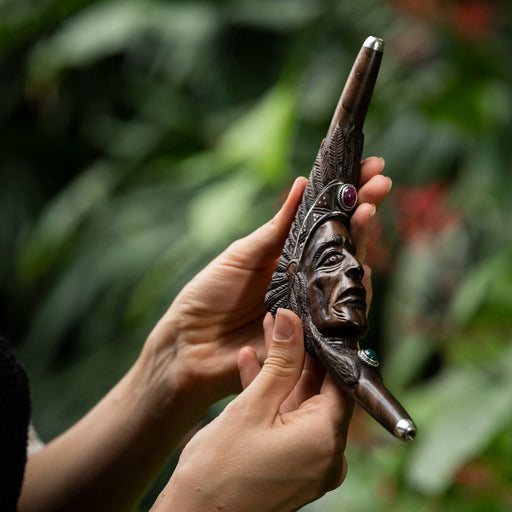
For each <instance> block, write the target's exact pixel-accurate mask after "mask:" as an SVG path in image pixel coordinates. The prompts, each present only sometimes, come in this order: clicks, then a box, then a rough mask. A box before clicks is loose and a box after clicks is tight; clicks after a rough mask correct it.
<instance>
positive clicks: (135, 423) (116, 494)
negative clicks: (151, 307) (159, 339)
mask: <svg viewBox="0 0 512 512" xmlns="http://www.w3.org/2000/svg"><path fill="white" fill-rule="evenodd" d="M157 373H158V372H153V374H151V371H150V369H149V368H148V365H144V364H141V363H140V362H138V363H137V364H136V365H135V366H134V367H133V368H132V369H131V370H130V371H129V372H128V373H127V375H126V376H125V377H124V378H123V379H122V380H121V381H120V382H119V383H118V384H117V385H116V386H115V387H114V388H113V389H112V390H111V391H110V392H109V393H108V394H107V395H106V396H105V398H104V399H103V400H102V401H101V402H100V403H99V404H98V405H97V406H96V407H95V408H94V409H92V410H91V411H90V412H89V413H88V414H87V415H86V416H85V417H84V418H83V419H82V420H81V421H79V422H78V423H77V424H76V425H74V426H73V427H72V428H71V429H69V430H68V431H67V432H65V433H64V434H62V435H61V436H60V437H58V438H57V439H55V440H54V441H53V442H51V443H50V444H48V445H47V446H46V447H45V448H44V449H43V450H42V451H40V452H39V453H37V454H35V455H33V456H32V457H30V459H29V461H28V463H27V468H26V473H25V480H24V484H23V489H22V493H21V498H20V502H19V510H20V512H32V511H45V510H51V511H52V512H55V511H57V510H73V511H80V510H87V511H90V510H94V511H102V510H105V511H107V510H108V511H113V510H115V511H116V512H118V511H123V510H130V509H132V508H133V507H134V505H135V504H136V503H137V502H138V500H139V499H140V497H141V496H142V494H143V493H144V491H145V489H146V488H147V486H148V485H149V484H150V483H151V481H152V479H153V478H154V477H155V475H156V474H157V472H158V470H159V469H160V468H161V467H162V465H163V464H164V462H165V461H166V459H167V457H168V456H169V454H170V453H171V451H172V449H173V448H174V447H175V446H176V445H177V444H178V443H179V441H180V440H181V438H182V437H183V435H184V434H185V433H186V432H187V431H188V430H189V429H190V428H192V427H193V425H194V424H195V423H196V422H197V421H198V420H199V419H200V417H201V415H202V413H203V411H201V410H194V409H193V407H191V405H192V404H191V403H190V399H189V398H187V397H185V396H184V394H183V393H182V390H181V388H180V385H179V383H178V382H175V383H173V382H167V383H166V386H162V385H160V383H159V378H158V375H156V376H155V374H157ZM166 374H167V378H169V376H171V377H170V378H171V379H172V372H167V373H166ZM184 402H188V403H184Z"/></svg>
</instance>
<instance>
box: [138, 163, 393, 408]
mask: <svg viewBox="0 0 512 512" xmlns="http://www.w3.org/2000/svg"><path fill="white" fill-rule="evenodd" d="M383 167H384V161H383V160H382V159H380V158H375V157H371V158H368V159H366V160H365V161H364V162H363V163H362V166H361V178H360V188H359V202H360V204H359V206H358V207H357V209H356V211H355V212H354V215H353V216H352V219H351V233H352V238H353V241H354V243H355V244H356V247H357V249H358V253H357V256H358V258H359V259H360V260H361V261H362V260H364V257H365V253H366V247H367V245H368V240H369V234H370V225H371V220H372V217H373V214H374V213H375V210H376V208H377V207H378V206H379V205H380V203H381V202H382V200H383V199H384V197H385V196H386V194H387V193H388V192H389V189H390V188H391V184H390V180H389V179H388V178H385V177H384V176H381V172H382V170H383ZM306 183H307V180H306V179H305V178H299V179H298V180H297V181H296V182H295V184H294V186H293V187H292V189H291V191H290V194H289V196H288V198H287V200H286V202H285V203H284V205H283V207H282V208H281V210H280V211H279V212H278V213H277V214H276V216H275V217H274V218H273V219H272V220H271V221H270V222H268V223H267V224H265V225H264V226H262V227H261V228H259V229H258V230H256V231H255V232H253V233H252V234H250V235H249V236H247V237H245V238H243V239H241V240H238V241H236V242H234V243H233V244H232V245H231V246H230V247H229V248H228V249H227V250H226V251H224V252H223V253H222V254H221V255H220V256H218V257H217V258H216V259H215V260H214V261H212V262H211V263H210V264H209V265H208V266H207V267H206V268H205V269H204V270H203V271H202V272H200V273H199V274H198V275H197V276H196V277H195V278H194V279H193V280H192V281H190V282H189V283H188V285H187V286H186V287H185V288H184V289H183V290H182V292H181V293H180V294H179V295H178V297H177V298H176V299H175V300H174V302H173V304H172V305H171V307H170V308H169V310H168V311H167V312H166V313H165V315H164V316H163V318H162V319H161V320H160V322H159V323H158V324H157V326H156V327H155V329H154V330H153V332H152V333H151V335H150V337H149V339H148V341H147V343H146V346H145V347H144V351H143V358H144V359H145V360H146V361H150V362H151V363H150V367H152V368H153V370H151V373H152V375H157V376H159V378H160V377H162V378H163V380H165V379H168V380H170V379H171V378H172V379H173V382H178V386H179V387H180V389H181V391H182V392H183V393H185V394H186V395H188V397H189V398H192V397H193V403H194V405H195V406H197V407H198V409H200V410H199V411H198V414H202V413H204V412H205V411H206V409H207V408H208V406H210V405H211V404H212V403H213V402H215V401H216V400H218V399H220V398H222V397H224V396H226V395H228V394H232V393H235V392H238V391H239V390H240V389H239V386H240V382H239V379H238V371H237V364H236V361H237V355H238V351H239V349H240V347H241V346H243V345H250V346H252V347H254V348H255V350H256V352H257V354H258V357H259V360H260V361H262V360H263V358H264V356H265V347H264V338H263V333H262V331H261V322H262V320H263V317H264V315H265V305H264V296H265V292H266V290H267V286H268V284H269V282H270V279H271V277H272V273H273V272H274V269H275V266H276V263H277V260H278V258H279V256H280V254H281V251H282V248H283V245H284V242H285V240H286V237H287V235H288V231H289V229H290V226H291V223H292V221H293V218H294V216H295V212H296V209H297V207H298V204H299V203H300V200H301V198H302V193H303V191H304V187H305V185H306ZM154 368H156V370H155V369H154ZM165 393H166V390H165V386H164V389H163V393H162V394H163V395H165ZM160 402H162V403H163V402H164V400H159V403H160ZM189 403H192V400H189Z"/></svg>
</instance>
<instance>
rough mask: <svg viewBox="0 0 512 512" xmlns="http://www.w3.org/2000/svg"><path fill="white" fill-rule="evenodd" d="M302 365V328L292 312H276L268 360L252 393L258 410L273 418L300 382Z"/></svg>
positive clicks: (253, 384) (284, 310) (280, 310)
mask: <svg viewBox="0 0 512 512" xmlns="http://www.w3.org/2000/svg"><path fill="white" fill-rule="evenodd" d="M303 365H304V341H303V335H302V324H301V321H300V319H299V317H298V316H297V315H296V314H295V313H293V312H292V311H288V310H286V309H278V310H277V314H276V317H275V322H274V329H273V331H272V341H271V343H270V348H269V352H268V357H267V359H266V360H265V363H264V364H263V368H262V369H261V372H260V373H259V375H258V376H257V377H256V378H255V379H254V381H253V383H252V385H251V387H250V388H249V389H248V390H247V391H249V390H250V391H251V393H252V394H253V397H254V398H255V400H257V401H258V407H259V408H260V409H261V410H262V411H265V412H266V413H268V414H270V415H271V416H272V417H275V416H276V415H277V414H278V412H279V410H280V407H281V405H282V403H283V402H284V401H285V400H286V398H287V397H288V395H289V394H290V393H291V392H292V390H293V388H294V387H295V385H296V384H297V381H298V380H299V377H300V374H301V372H302V367H303Z"/></svg>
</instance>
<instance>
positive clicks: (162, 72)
mask: <svg viewBox="0 0 512 512" xmlns="http://www.w3.org/2000/svg"><path fill="white" fill-rule="evenodd" d="M0 19H1V21H0V77H1V80H0V87H1V98H2V101H1V102H0V140H2V151H1V153H0V162H1V167H0V173H1V174H0V208H1V210H0V284H1V290H0V293H1V295H0V297H1V303H2V308H1V311H0V318H1V326H0V328H1V330H2V333H3V334H4V335H6V336H8V337H9V338H11V339H12V340H15V341H16V344H17V345H18V349H19V353H20V356H21V357H22V359H23V362H24V364H25V365H26V367H27V368H28V370H29V373H30V374H31V380H32V390H33V409H34V421H35V423H36V426H37V427H38V429H39V431H40V433H41V434H42V437H43V438H45V439H49V438H51V437H52V436H54V435H56V434H58V433H59V432H61V431H62V430H63V429H65V428H67V427H68V426H69V425H70V424H71V423H72V422H73V421H75V420H76V419H78V418H79V417H80V416H81V415H82V414H84V412H85V411H86V410H87V409H88V408H89V407H91V406H92V405H93V404H94V403H95V402H96V401H97V400H98V399H99V398H100V397H101V395H102V394H103V393H105V392H106V390H107V389H108V388H109V387H110V386H112V385H113V384H114V382H116V380H117V379H118V378H119V377H120V376H121V375H122V374H123V372H124V371H126V369H127V368H128V367H129V365H130V364H131V363H132V362H133V361H134V360H135V358H136V357H137V354H138V352H139V350H140V347H141V346H142V343H143V341H144V339H145V337H146V336H147V334H148V332H149V331H150V329H151V327H152V325H153V324H154V323H155V322H156V320H157V319H158V317H159V315H160V314H161V313H162V312H163V311H164V310H165V309H166V307H167V306H168V305H169V303H170V302H171V301H172V298H173V297H174V296H175V295H176V293H177V292H178V291H179V289H180V288H181V286H183V284H184V283H186V282H187V280H189V279H190V278H191V276H192V275H193V274H194V273H195V272H196V271H197V270H198V269H200V268H201V267H202V266H203V265H204V264H205V263H206V262H207V261H209V259H211V258H212V257H213V256H214V255H215V254H217V253H218V252H220V251H221V250H222V249H223V248H224V247H225V246H226V245H227V244H228V243H229V242H230V241H231V240H233V239H235V238H236V237H238V236H241V235H243V234H245V233H247V232H249V231H250V230H252V229H253V228H255V227H256V226H258V225H260V224H261V223H262V222H264V221H265V220H267V219H268V218H269V217H270V216H271V215H272V214H273V212H275V210H276V209H277V208H278V205H279V203H280V201H281V199H282V195H283V193H284V191H285V190H286V188H287V187H288V186H289V184H290V183H291V181H292V179H293V177H294V176H296V175H298V174H307V173H308V172H309V168H310V166H311V163H312V161H313V159H314V156H315V154H316V151H317V148H318V145H319V143H320V141H321V139H322V137H323V135H324V132H325V130H326V127H327V126H328V124H329V120H330V116H331V114H332V111H333V109H334V106H335V104H336V102H337V97H338V95H339V93H340V91H341V87H342V85H343V83H344V80H345V77H346V75H347V74H348V71H349V69H350V66H351V64H352V61H353V59H354V57H355V55H356V53H357V51H358V50H359V47H360V45H361V43H362V41H363V40H364V38H365V37H366V36H367V35H369V34H373V35H378V36H381V37H383V38H384V39H385V40H386V43H387V46H386V52H385V58H384V61H383V67H382V70H381V73H380V77H379V81H378V83H377V87H376V91H375V94H374V98H373V100H372V104H371V107H370V112H369V116H368V119H367V122H366V127H365V133H366V145H365V154H366V155H370V154H376V155H381V156H383V157H384V158H385V159H386V161H387V167H386V172H387V174H389V175H390V176H391V177H392V178H393V181H394V191H393V193H392V195H391V197H390V199H389V200H388V203H387V205H385V206H384V207H383V209H382V210H381V213H380V215H379V217H378V221H377V224H376V230H375V231H376V234H375V237H374V240H373V241H372V247H371V250H370V253H369V262H370V264H371V265H372V266H373V268H374V287H375V294H374V304H373V309H372V313H371V320H372V329H371V333H370V335H369V337H368V339H367V340H365V343H366V344H368V345H372V346H374V347H376V348H378V349H379V351H380V353H381V359H382V360H383V361H384V370H383V373H384V375H385V378H386V380H387V382H388V385H389V387H390V388H391V389H393V391H394V392H395V393H396V394H397V396H399V397H400V398H401V399H402V401H403V403H404V404H405V405H406V406H407V408H408V409H409V410H410V412H411V414H412V416H413V417H414V418H415V420H416V421H417V423H418V427H419V435H418V438H417V439H416V440H415V441H414V443H412V444H409V445H402V444H398V443H397V442H396V441H395V440H394V439H392V438H391V437H390V436H389V435H388V434H387V433H385V432H382V429H381V428H380V427H378V426H376V425H374V423H373V422H372V421H371V420H369V419H368V418H366V417H365V416H364V415H362V414H359V413H356V417H355V419H354V422H353V426H352V430H351V433H350V447H349V449H348V454H347V456H348V459H349V464H350V470H349V475H348V477H347V480H346V482H345V484H344V485H343V486H342V488H341V489H340V490H339V491H336V492H332V493H329V494H328V495H327V496H326V497H325V498H324V499H322V500H320V501H319V502H317V503H315V504H312V505H309V506H308V507H306V508H305V509H307V510H309V511H317V510H318V511H319V510H322V511H324V512H325V511H330V510H332V511H334V510H339V509H341V508H346V509H347V510H351V511H352V512H357V511H365V512H373V511H375V512H380V511H388V510H394V511H396V512H399V511H408V510H418V511H428V512H430V511H436V512H437V511H452V510H453V511H455V510H457V511H458V510H465V511H485V512H488V511H505V510H510V509H511V508H512V488H511V487H510V483H511V481H512V466H511V465H510V463H509V462H508V461H509V460H511V459H512V429H511V425H512V381H511V377H510V376H511V375H512V343H511V340H512V254H511V249H510V247H511V242H512V230H511V229H510V225H511V222H512V206H511V201H510V189H511V185H512V173H511V170H512V165H511V151H510V140H511V138H512V66H511V61H510V55H512V37H511V36H510V34H511V29H512V9H511V8H510V7H509V5H508V4H507V3H506V2H503V3H500V2H497V1H496V2H492V1H483V0H446V1H440V0H437V1H436V0H429V1H425V2H416V1H413V0H395V1H377V0H358V1H355V0H345V1H343V2H333V1H328V0H322V1H320V0H319V1H315V2H311V1H307V0H278V1H271V0H260V1H256V0H237V1H236V2H235V1H227V0H225V1H217V2H213V1H206V0H204V1H196V2H173V1H157V0H127V1H123V2H121V1H119V0H118V1H115V0H110V1H105V0H103V1H99V0H97V1H92V0H67V1H66V2H63V1H60V0H39V1H38V2H33V1H30V0H4V1H2V2H1V3H0ZM170 465H171V466H172V461H171V463H170ZM169 471H170V469H169V468H168V469H167V470H166V471H164V472H163V473H162V476H161V477H160V480H161V481H162V482H163V481H165V480H166V478H167V477H168V474H169ZM159 485H161V482H157V483H156V484H155V489H154V490H152V491H151V492H150V493H149V495H148V497H147V498H146V500H145V501H144V503H143V504H142V505H141V508H142V509H144V508H147V504H148V503H150V502H151V500H152V498H153V497H154V493H155V492H156V491H157V490H158V487H159Z"/></svg>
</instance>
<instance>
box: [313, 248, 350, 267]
mask: <svg viewBox="0 0 512 512" xmlns="http://www.w3.org/2000/svg"><path fill="white" fill-rule="evenodd" d="M344 258H345V256H344V255H343V253H342V252H339V251H329V252H328V253H327V254H325V255H324V256H323V257H322V258H320V261H319V262H318V266H317V268H320V267H327V268H328V267H334V266H336V265H338V264H339V263H341V262H342V261H343V259H344Z"/></svg>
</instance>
